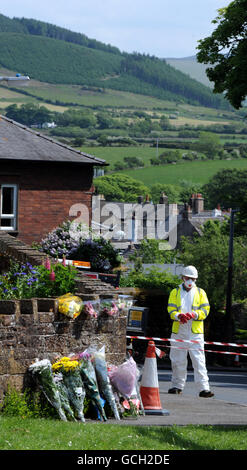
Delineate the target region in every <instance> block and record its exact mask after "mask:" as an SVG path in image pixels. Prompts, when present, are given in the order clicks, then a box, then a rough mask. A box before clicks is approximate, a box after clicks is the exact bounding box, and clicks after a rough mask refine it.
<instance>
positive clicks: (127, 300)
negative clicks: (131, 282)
mask: <svg viewBox="0 0 247 470" xmlns="http://www.w3.org/2000/svg"><path fill="white" fill-rule="evenodd" d="M133 303H134V300H133V298H132V297H130V296H129V295H119V296H118V300H117V306H118V309H119V311H120V312H121V313H122V312H125V311H126V310H127V309H129V308H130V307H132V305H133Z"/></svg>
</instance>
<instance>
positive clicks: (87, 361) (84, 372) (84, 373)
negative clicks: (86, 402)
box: [79, 353, 107, 421]
mask: <svg viewBox="0 0 247 470" xmlns="http://www.w3.org/2000/svg"><path fill="white" fill-rule="evenodd" d="M79 360H80V363H79V370H80V374H81V378H82V381H83V384H84V387H85V389H86V392H87V395H88V397H89V398H90V399H91V401H92V403H93V404H94V406H95V407H96V409H97V410H98V413H99V419H100V420H103V421H106V420H107V418H106V414H105V410H104V407H103V402H104V401H103V400H102V398H101V397H100V394H99V389H98V384H97V378H96V373H95V369H94V366H93V364H92V362H91V356H90V354H87V353H82V354H79Z"/></svg>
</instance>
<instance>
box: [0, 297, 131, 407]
mask: <svg viewBox="0 0 247 470" xmlns="http://www.w3.org/2000/svg"><path fill="white" fill-rule="evenodd" d="M82 298H83V296H82ZM113 338H114V341H113ZM90 345H96V346H97V347H101V346H103V345H105V348H106V359H107V361H109V362H110V363H112V364H120V363H121V362H123V361H124V360H125V354H126V316H119V317H116V318H112V317H98V319H93V318H88V317H86V316H85V315H84V314H83V313H82V314H81V315H79V317H77V318H76V319H75V320H72V319H69V318H68V317H66V316H65V315H62V314H60V313H58V311H57V304H56V301H55V299H30V300H8V301H4V300H0V346H1V347H0V400H1V399H2V398H3V395H4V393H5V391H6V390H7V386H8V384H10V385H11V386H13V387H15V388H16V389H17V390H22V389H23V386H24V385H25V383H26V382H25V379H26V378H27V370H28V367H29V366H30V365H31V363H32V362H34V360H35V358H39V359H45V358H47V359H50V360H51V361H54V360H55V358H56V357H57V356H59V357H60V356H64V355H68V354H70V353H78V352H82V351H84V350H85V349H86V348H87V347H88V346H90Z"/></svg>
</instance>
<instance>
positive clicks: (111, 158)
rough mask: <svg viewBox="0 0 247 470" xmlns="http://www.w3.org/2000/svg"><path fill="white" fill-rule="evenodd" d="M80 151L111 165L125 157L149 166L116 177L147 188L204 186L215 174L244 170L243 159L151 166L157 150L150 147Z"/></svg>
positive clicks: (244, 161) (246, 160)
mask: <svg viewBox="0 0 247 470" xmlns="http://www.w3.org/2000/svg"><path fill="white" fill-rule="evenodd" d="M82 151H83V152H86V153H89V154H91V155H95V156H96V157H99V158H102V159H103V160H106V161H107V162H108V163H110V164H114V163H115V162H116V161H120V160H123V158H124V157H125V156H136V157H141V158H142V160H143V162H144V164H145V165H149V166H145V167H144V168H137V169H129V170H122V171H121V172H119V173H123V174H126V175H129V176H131V177H132V178H135V179H137V180H140V181H142V182H143V183H144V184H146V185H147V186H150V185H151V184H154V183H166V184H178V183H179V181H182V180H187V181H191V182H195V183H201V184H205V183H207V182H208V181H209V180H210V178H212V176H213V175H215V173H217V172H218V171H220V170H223V169H225V168H226V169H227V168H229V169H232V168H237V169H238V170H247V159H246V158H240V159H236V160H205V161H193V162H189V161H182V162H179V163H176V164H166V165H160V166H150V162H149V160H150V158H151V157H155V156H156V148H152V147H115V148H113V147H82ZM163 151H164V149H159V154H161V153H162V152H163Z"/></svg>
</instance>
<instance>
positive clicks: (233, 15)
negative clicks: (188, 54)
mask: <svg viewBox="0 0 247 470" xmlns="http://www.w3.org/2000/svg"><path fill="white" fill-rule="evenodd" d="M212 23H213V24H215V25H217V27H216V29H215V30H214V31H213V33H212V34H211V36H209V37H206V38H205V39H201V40H200V41H199V46H198V49H199V53H198V54H197V59H198V61H199V62H201V63H204V64H211V65H212V67H209V68H208V69H207V70H206V73H207V76H208V78H209V80H210V81H212V82H214V92H215V93H225V96H226V98H228V100H229V101H230V103H231V104H232V105H233V106H234V107H235V108H237V109H239V108H241V106H242V105H243V101H244V99H245V97H246V96H247V75H246V70H247V0H235V1H233V2H231V3H230V4H229V5H228V7H225V8H221V9H219V10H218V16H217V18H216V19H215V20H213V21H212Z"/></svg>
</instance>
